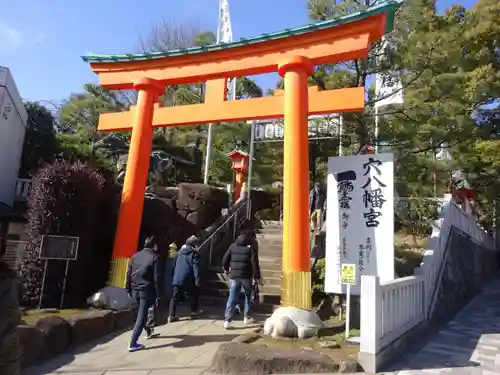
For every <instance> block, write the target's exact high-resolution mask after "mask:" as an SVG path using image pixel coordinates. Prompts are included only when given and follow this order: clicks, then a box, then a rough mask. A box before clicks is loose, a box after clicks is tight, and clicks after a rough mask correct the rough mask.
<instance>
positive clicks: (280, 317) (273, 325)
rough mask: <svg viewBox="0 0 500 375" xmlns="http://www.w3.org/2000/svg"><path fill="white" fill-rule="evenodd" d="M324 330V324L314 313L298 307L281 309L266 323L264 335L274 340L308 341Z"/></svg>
mask: <svg viewBox="0 0 500 375" xmlns="http://www.w3.org/2000/svg"><path fill="white" fill-rule="evenodd" d="M320 328H323V322H322V321H321V319H320V318H319V316H318V315H317V314H316V313H315V312H312V311H307V310H302V309H299V308H296V307H279V308H278V309H276V310H275V311H274V313H273V315H271V316H270V317H269V318H267V319H266V321H265V323H264V334H265V335H271V336H272V337H273V338H278V337H291V338H299V339H307V338H309V337H312V336H314V335H316V334H317V333H318V331H319V330H320Z"/></svg>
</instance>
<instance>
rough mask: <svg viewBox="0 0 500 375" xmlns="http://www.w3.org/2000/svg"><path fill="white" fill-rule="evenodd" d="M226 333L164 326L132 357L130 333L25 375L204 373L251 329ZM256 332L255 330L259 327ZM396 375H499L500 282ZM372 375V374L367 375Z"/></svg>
mask: <svg viewBox="0 0 500 375" xmlns="http://www.w3.org/2000/svg"><path fill="white" fill-rule="evenodd" d="M236 327H241V328H240V329H235V330H233V331H225V330H224V329H223V328H222V321H221V320H219V319H211V318H210V319H209V318H207V319H200V320H194V321H191V320H184V321H180V322H177V323H173V324H168V325H164V326H161V327H159V328H158V329H157V332H158V333H160V337H159V338H157V339H155V340H151V341H149V342H148V343H149V345H148V348H147V349H146V350H144V351H141V352H137V353H127V352H126V348H127V344H128V340H129V338H130V333H129V332H127V333H124V334H121V335H119V336H117V337H115V338H113V339H111V338H110V337H108V338H106V339H104V340H103V341H102V342H101V343H97V344H95V343H94V344H92V345H89V346H86V347H82V348H80V349H79V350H78V352H76V353H68V354H64V355H61V356H59V357H57V358H55V359H53V360H51V361H49V362H47V363H45V364H43V365H42V366H38V367H37V368H31V369H27V370H25V371H23V373H22V375H47V374H51V375H53V374H71V375H84V374H85V375H103V374H106V375H111V374H115V375H129V374H130V375H161V374H168V375H181V374H182V375H200V374H202V373H204V372H206V371H207V370H206V369H207V367H208V366H209V365H210V363H211V361H212V357H213V355H214V354H215V352H216V350H217V348H218V346H219V345H220V344H221V343H223V342H227V341H230V340H232V339H233V338H235V337H236V336H239V335H241V334H242V333H244V332H247V331H249V330H251V329H250V328H245V327H243V323H242V322H240V323H239V326H238V325H236ZM254 328H255V326H254ZM391 370H393V371H392V372H384V373H383V374H387V375H389V374H397V375H428V374H435V375H445V374H446V375H447V374H453V375H500V280H498V281H495V282H493V283H491V284H489V285H488V286H487V287H486V288H485V289H484V291H483V292H482V293H481V294H479V295H478V296H476V297H475V298H474V299H473V300H472V301H471V302H470V303H469V304H468V305H467V306H466V307H465V308H464V309H463V310H462V311H461V312H460V313H459V314H457V315H456V316H455V318H454V319H453V320H452V321H451V322H449V323H448V324H446V325H445V326H444V327H443V328H442V329H441V330H440V331H439V332H438V333H437V334H436V335H434V336H433V337H431V338H430V340H429V341H428V342H427V344H425V345H424V346H423V347H422V348H421V349H420V350H419V351H418V352H417V353H407V354H406V355H405V356H404V357H403V358H402V360H401V361H400V362H399V363H395V364H394V365H393V366H392V369H391ZM365 375H367V374H365Z"/></svg>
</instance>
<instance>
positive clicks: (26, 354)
mask: <svg viewBox="0 0 500 375" xmlns="http://www.w3.org/2000/svg"><path fill="white" fill-rule="evenodd" d="M17 329H18V331H19V340H20V342H21V348H22V361H21V367H23V368H24V367H28V366H33V365H36V364H37V363H38V362H40V361H41V360H42V359H43V358H44V355H45V349H44V348H45V344H47V342H46V340H45V335H44V333H43V332H42V331H40V330H39V329H38V328H36V327H34V326H32V325H28V324H23V325H20V326H19V327H17ZM49 346H50V345H49Z"/></svg>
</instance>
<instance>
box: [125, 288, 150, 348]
mask: <svg viewBox="0 0 500 375" xmlns="http://www.w3.org/2000/svg"><path fill="white" fill-rule="evenodd" d="M132 297H133V298H134V300H135V302H136V303H137V319H136V321H135V325H134V329H133V331H132V338H131V339H130V344H136V343H137V340H139V336H140V335H141V333H142V330H143V329H144V328H146V324H147V321H148V311H149V309H150V308H151V307H153V306H154V304H155V300H156V298H155V296H154V295H148V294H144V293H140V292H138V291H135V290H134V291H133V292H132Z"/></svg>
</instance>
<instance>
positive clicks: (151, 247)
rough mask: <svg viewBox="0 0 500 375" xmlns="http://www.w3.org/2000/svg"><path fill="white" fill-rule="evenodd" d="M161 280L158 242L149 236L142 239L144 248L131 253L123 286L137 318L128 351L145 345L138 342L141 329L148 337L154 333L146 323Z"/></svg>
mask: <svg viewBox="0 0 500 375" xmlns="http://www.w3.org/2000/svg"><path fill="white" fill-rule="evenodd" d="M162 283H163V280H162V277H161V265H160V260H159V253H158V243H157V241H156V238H155V237H154V236H150V237H148V238H146V240H145V241H144V249H143V250H142V251H139V252H138V253H136V254H134V256H133V257H132V259H131V260H130V263H129V266H128V271H127V282H126V289H127V292H128V294H129V295H130V297H131V298H132V299H133V300H134V301H135V302H136V304H137V318H136V321H135V325H134V329H133V331H132V337H131V339H130V345H129V348H128V350H129V352H135V351H137V350H141V349H143V348H144V345H142V344H139V343H138V340H139V336H140V335H141V333H142V331H143V330H144V329H145V331H146V338H147V339H150V338H152V337H153V335H154V332H153V330H154V328H153V327H154V325H152V324H151V323H150V322H148V316H150V315H151V313H150V309H151V308H152V307H153V306H154V305H155V304H156V305H159V303H160V297H161V295H162V294H161V286H162ZM150 319H151V317H150Z"/></svg>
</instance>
